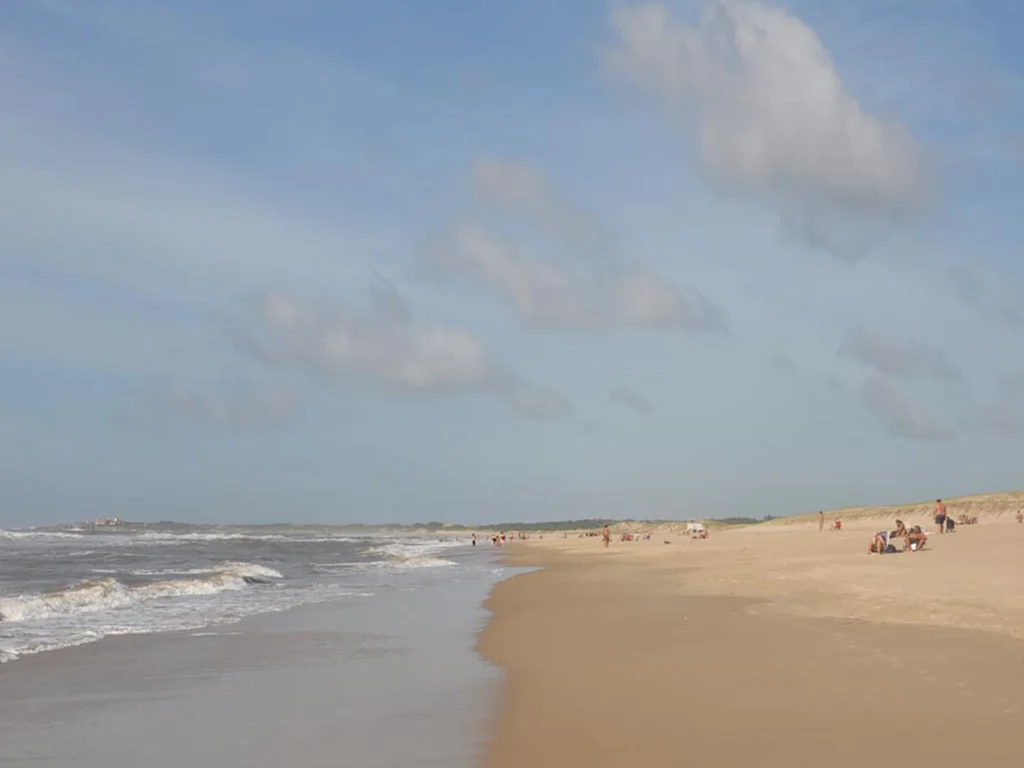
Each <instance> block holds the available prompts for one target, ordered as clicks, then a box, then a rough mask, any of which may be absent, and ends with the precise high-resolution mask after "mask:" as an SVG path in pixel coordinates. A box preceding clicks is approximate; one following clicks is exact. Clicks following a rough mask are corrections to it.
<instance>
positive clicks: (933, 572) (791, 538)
mask: <svg viewBox="0 0 1024 768" xmlns="http://www.w3.org/2000/svg"><path fill="white" fill-rule="evenodd" d="M951 511H952V512H953V513H954V514H957V513H958V511H957V510H956V509H955V508H954V507H952V505H951ZM901 514H902V516H903V519H904V521H905V522H907V523H908V525H912V524H914V523H922V524H924V523H928V520H927V518H926V514H927V508H923V509H922V510H921V511H920V513H919V514H918V516H916V517H911V516H910V515H907V514H905V512H901ZM892 522H893V520H892V519H890V518H889V517H886V518H885V519H884V522H882V521H881V520H879V519H876V518H875V516H874V515H872V514H867V513H863V511H862V514H859V515H851V517H850V519H847V521H846V525H845V526H844V527H845V528H846V530H844V531H843V532H841V533H832V532H828V531H826V532H824V533H819V532H818V530H817V523H816V521H814V520H811V521H809V522H798V523H797V524H789V525H765V526H753V527H750V528H745V529H738V530H732V531H725V532H714V533H712V536H711V538H710V539H708V540H705V541H696V540H691V539H688V538H684V537H682V536H681V535H679V534H678V533H673V534H668V533H666V532H665V531H664V530H662V531H660V532H659V533H658V534H657V536H656V537H654V538H652V540H650V541H639V542H620V541H618V540H615V541H613V543H612V546H611V548H610V549H608V550H605V549H604V548H603V547H602V546H601V543H600V541H599V540H598V539H593V538H589V539H579V538H575V537H572V538H568V539H562V538H560V536H559V535H557V534H555V535H548V536H547V537H546V538H545V539H544V540H543V541H539V540H537V539H532V540H531V541H530V542H528V543H526V544H523V543H518V542H517V543H516V544H514V545H513V546H511V547H510V548H509V552H510V558H511V560H512V562H513V563H514V564H516V565H537V566H542V567H543V569H542V570H539V571H536V572H533V573H529V574H525V575H521V576H518V577H516V578H513V579H511V580H510V581H507V582H503V583H502V584H499V585H498V586H497V587H496V588H495V590H494V592H493V594H492V596H491V599H490V601H489V603H488V607H489V608H490V609H491V610H492V611H493V618H492V621H491V623H490V625H489V626H488V628H487V629H486V631H485V632H484V633H483V634H482V636H481V639H480V649H481V651H482V652H483V654H484V655H485V656H486V657H487V658H489V659H491V660H492V661H494V662H496V663H498V664H500V665H502V666H503V667H504V668H505V670H506V672H507V679H506V683H505V693H504V702H503V709H502V712H501V715H500V717H499V718H498V721H497V722H496V723H495V727H494V735H493V740H492V744H491V750H490V753H489V755H488V757H487V759H486V760H485V762H484V765H485V766H486V768H506V767H508V768H512V767H513V766H515V767H517V768H518V767H520V766H531V767H535V768H545V766H559V767H560V768H561V767H564V768H571V767H572V766H581V767H582V766H586V767H587V768H599V767H600V766H632V765H637V766H651V767H654V766H673V767H675V766H679V765H684V764H687V765H696V766H736V765H744V764H748V763H752V764H756V765H759V766H836V767H837V768H842V767H843V766H855V765H856V766H863V765H871V766H889V765H907V764H910V765H928V766H930V767H931V768H941V767H943V766H954V765H955V766H961V765H963V764H965V762H966V761H969V763H968V764H972V765H983V766H1012V765H1017V764H1019V762H1020V760H1021V755H1024V728H1022V726H1024V644H1022V643H1021V640H1020V638H1021V636H1022V631H1024V589H1022V587H1024V525H1017V524H1015V523H1014V522H1013V520H1012V517H1010V516H1009V515H1002V516H999V515H992V516H989V517H987V518H983V519H982V521H981V523H980V524H978V525H976V526H969V527H962V528H958V530H957V532H956V533H954V534H949V535H944V536H939V535H938V534H935V535H933V536H932V540H931V542H930V545H929V547H928V548H927V549H925V550H924V551H922V552H919V553H908V554H893V555H884V556H878V555H868V554H867V546H868V541H869V537H870V533H871V532H872V531H873V530H875V529H877V528H883V527H891V526H892ZM926 527H934V526H926ZM666 538H668V539H669V540H670V541H671V543H670V544H665V543H663V542H664V541H665V540H666Z"/></svg>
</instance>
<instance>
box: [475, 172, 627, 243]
mask: <svg viewBox="0 0 1024 768" xmlns="http://www.w3.org/2000/svg"><path fill="white" fill-rule="evenodd" d="M473 188H474V190H475V191H476V194H477V195H478V196H479V198H480V199H481V200H482V201H483V202H485V203H487V204H489V205H492V206H494V207H495V208H497V209H498V210H499V211H501V212H502V213H504V214H506V215H508V216H515V217H520V218H522V219H524V220H525V221H527V222H528V223H529V224H531V225H533V226H534V227H535V228H536V229H538V230H540V231H542V232H544V233H545V234H547V235H550V236H552V237H554V238H555V239H557V240H559V241H561V242H562V243H564V244H565V245H568V246H571V247H574V248H578V249H580V251H581V252H582V254H583V255H586V256H593V255H596V252H597V251H599V250H603V249H604V248H605V247H606V246H607V244H608V240H609V237H610V235H609V233H608V232H607V231H606V230H605V228H604V227H603V226H602V224H601V221H600V220H599V219H598V218H597V216H596V215H594V214H593V213H591V212H590V211H587V210H586V209H584V208H583V207H582V206H580V205H578V204H577V203H576V202H575V201H574V200H572V199H571V198H569V197H568V196H567V195H566V194H565V193H564V192H562V191H561V190H560V189H558V188H557V187H556V186H555V184H554V183H553V182H552V180H551V178H550V177H549V176H548V174H546V173H544V172H543V171H541V170H540V169H538V168H536V167H534V166H532V165H528V164H526V163H522V162H517V161H513V160H500V159H496V158H478V159H477V160H476V162H474V164H473Z"/></svg>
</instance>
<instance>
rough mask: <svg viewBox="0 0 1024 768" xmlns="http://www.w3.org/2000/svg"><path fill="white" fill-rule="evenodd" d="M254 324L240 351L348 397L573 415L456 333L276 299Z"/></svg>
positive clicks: (552, 417)
mask: <svg viewBox="0 0 1024 768" xmlns="http://www.w3.org/2000/svg"><path fill="white" fill-rule="evenodd" d="M254 320H255V322H254V323H249V324H248V326H247V327H243V328H238V329H236V330H235V334H234V335H235V338H236V340H237V341H238V343H239V345H240V347H241V348H242V349H243V350H245V351H247V352H249V353H250V354H252V355H254V356H255V357H256V358H257V359H259V360H261V361H262V362H264V363H266V364H268V365H270V366H272V367H275V368H278V369H293V370H297V371H302V372H305V373H308V374H311V375H312V376H314V377H315V378H316V379H319V380H321V381H323V382H325V383H326V384H328V385H329V386H330V387H331V388H332V389H334V390H336V391H338V392H341V393H344V394H347V395H356V396H383V397H396V396H414V395H451V394H470V393H478V394H485V395H491V396H494V397H497V398H500V399H502V400H504V401H505V402H506V403H507V404H508V406H509V407H510V408H511V409H512V411H513V412H514V413H515V414H517V415H519V416H523V417H526V418H528V419H532V420H535V421H557V420H561V419H564V418H570V417H571V416H572V406H571V404H570V403H569V401H568V400H567V399H566V398H565V397H564V396H563V395H561V394H560V393H557V392H555V391H554V390H551V389H547V388H540V387H535V386H533V385H530V384H529V383H528V382H525V381H524V380H523V379H522V378H521V377H519V376H518V375H516V374H515V373H513V372H512V371H510V370H508V369H507V368H505V367H503V366H501V365H500V364H498V363H497V362H496V361H495V360H494V359H493V358H492V356H491V354H490V353H489V352H488V350H487V349H486V347H485V346H484V344H483V342H482V341H481V340H480V339H479V338H478V337H476V336H475V335H473V334H472V333H470V332H468V331H466V330H464V329H462V328H456V327H449V326H443V325H430V324H424V323H417V322H414V321H412V320H411V319H410V318H409V317H408V316H406V315H403V316H402V317H399V318H395V317H394V316H393V315H392V316H388V315H387V314H385V315H381V314H367V313H361V312H358V311H356V310H352V309H350V308H348V307H344V306H335V305H325V304H317V303H313V302H307V301H303V300H301V299H297V298H295V297H293V296H290V295H286V294H281V293H274V294H267V295H265V296H263V297H261V298H260V299H259V300H258V301H257V302H256V306H255V318H254Z"/></svg>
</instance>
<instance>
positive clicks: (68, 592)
mask: <svg viewBox="0 0 1024 768" xmlns="http://www.w3.org/2000/svg"><path fill="white" fill-rule="evenodd" d="M280 578H282V576H281V573H280V572H278V571H275V570H274V569H273V568H267V567H265V566H262V565H256V564H254V563H225V564H224V565H223V566H221V567H220V568H216V569H203V570H202V572H200V573H197V574H196V577H195V578H188V579H168V580H164V581H153V582H149V583H147V584H137V585H128V584H124V583H122V582H120V581H118V580H117V579H115V578H113V577H105V578H99V579H89V580H86V581H80V582H77V583H75V584H71V585H69V586H67V587H64V588H62V589H57V590H53V591H52V592H47V593H44V594H41V595H23V596H20V597H11V598H4V599H0V621H5V622H21V621H37V620H41V619H48V618H53V617H56V616H66V615H69V614H76V613H90V612H96V611H105V610H110V609H115V608H121V607H124V606H130V605H135V604H138V603H144V602H147V601H151V600H159V599H166V598H175V597H188V596H193V595H213V594H217V593H218V592H225V591H228V590H241V589H245V588H246V587H248V586H251V585H256V584H270V583H273V581H275V580H277V579H280Z"/></svg>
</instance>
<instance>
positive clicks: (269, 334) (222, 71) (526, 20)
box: [0, 0, 1024, 526]
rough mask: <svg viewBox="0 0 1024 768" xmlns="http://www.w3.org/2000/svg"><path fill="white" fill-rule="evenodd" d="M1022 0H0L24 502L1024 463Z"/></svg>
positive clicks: (705, 497) (951, 480)
mask: <svg viewBox="0 0 1024 768" xmlns="http://www.w3.org/2000/svg"><path fill="white" fill-rule="evenodd" d="M1021 28H1024V5H1022V4H1020V3H1019V2H1010V1H1009V0H986V1H985V2H981V1H980V0H978V1H977V2H971V1H970V0H934V2H929V3H921V2H917V1H916V0H850V2H844V3H841V4H840V3H815V2H811V0H792V1H791V2H789V1H783V2H779V3H756V2H746V1H744V0H735V1H734V0H707V1H706V2H703V1H693V2H663V3H661V2H648V3H619V2H614V1H613V2H605V1H604V0H517V1H516V2H511V1H510V0H473V2H470V0H434V1H433V2H430V3H424V2H417V1H416V0H376V2H374V3H365V2H349V1H348V0H345V1H343V2H329V1H328V0H295V1H294V2H290V3H280V2H272V1H271V0H254V1H253V2H246V3H241V2H222V3H206V2H200V1H199V0H176V1H175V2H171V1H170V0H165V1H163V2H157V1H156V0H96V1H95V2H89V3H83V2H78V1H77V0H21V1H20V2H11V3H4V4H3V5H2V6H0V487H2V488H3V493H2V496H0V525H7V526H29V525H42V524H48V523H52V522H57V521H67V520H78V519H87V518H91V517H95V516H99V515H119V516H121V517H123V518H126V519H132V520H161V519H174V520H185V521H197V522H253V523H261V522H278V521H292V522H325V523H346V522H369V523H376V522H386V521H390V522H413V521H421V520H447V521H457V522H495V521H505V520H522V521H537V520H551V519H565V518H584V517H619V518H622V517H630V518H659V519H662V518H671V519H685V518H693V517H709V516H710V517H714V516H729V515H743V516H762V515H787V514H799V513H804V512H809V511H814V510H817V509H830V508H836V507H842V506H848V505H862V504H896V503H901V502H907V501H914V500H920V499H927V498H936V497H940V496H941V497H947V496H956V495H960V494H967V493H977V492H985V491H997V490H1007V489H1011V488H1017V487H1020V486H1021V474H1020V473H1021V466H1020V462H1019V457H1020V455H1021V453H1020V452H1021V450H1022V448H1024V354H1022V353H1024V303H1022V301H1021V296H1022V294H1024V261H1022V256H1024V251H1022V247H1021V243H1022V242H1024V219H1022V217H1021V215H1020V211H1021V210H1022V204H1024V54H1021V52H1020V49H1019V46H1017V45H1016V42H1017V40H1016V33H1015V30H1019V29H1021Z"/></svg>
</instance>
